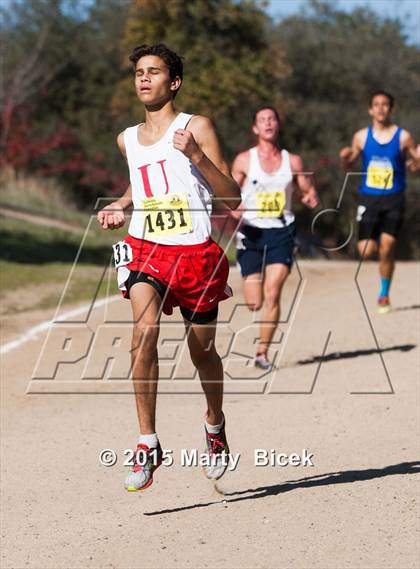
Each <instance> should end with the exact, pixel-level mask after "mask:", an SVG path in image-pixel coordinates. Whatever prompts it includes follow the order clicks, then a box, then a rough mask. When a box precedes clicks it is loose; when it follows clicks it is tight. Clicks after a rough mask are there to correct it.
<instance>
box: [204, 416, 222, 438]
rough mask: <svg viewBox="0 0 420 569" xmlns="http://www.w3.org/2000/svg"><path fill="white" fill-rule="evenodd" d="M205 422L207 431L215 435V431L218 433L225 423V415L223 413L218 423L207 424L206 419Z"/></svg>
mask: <svg viewBox="0 0 420 569" xmlns="http://www.w3.org/2000/svg"><path fill="white" fill-rule="evenodd" d="M204 422H205V424H206V430H207V432H208V433H211V434H212V435H217V433H219V432H220V431H221V429H222V427H223V425H224V424H225V416H224V415H223V420H222V422H221V423H220V425H209V424H208V423H207V421H204Z"/></svg>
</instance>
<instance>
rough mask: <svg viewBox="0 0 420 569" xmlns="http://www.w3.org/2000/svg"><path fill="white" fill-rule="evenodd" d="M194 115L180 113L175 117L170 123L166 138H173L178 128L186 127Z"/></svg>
mask: <svg viewBox="0 0 420 569" xmlns="http://www.w3.org/2000/svg"><path fill="white" fill-rule="evenodd" d="M192 117H193V115H189V114H187V113H179V115H178V116H177V117H176V118H175V120H174V121H173V123H172V124H171V125H170V127H169V128H168V130H167V131H166V134H165V138H166V139H168V140H172V138H173V136H174V132H175V131H176V130H177V129H178V128H181V129H183V130H184V129H185V127H186V126H187V124H188V123H189V122H190V120H191V118H192Z"/></svg>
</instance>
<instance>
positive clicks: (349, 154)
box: [340, 128, 367, 170]
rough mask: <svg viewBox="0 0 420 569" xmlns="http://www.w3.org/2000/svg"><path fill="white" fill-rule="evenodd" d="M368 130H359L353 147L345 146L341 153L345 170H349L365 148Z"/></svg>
mask: <svg viewBox="0 0 420 569" xmlns="http://www.w3.org/2000/svg"><path fill="white" fill-rule="evenodd" d="M366 134H367V129H365V128H363V129H362V130H358V131H357V132H356V133H355V134H354V136H353V140H352V143H351V146H345V147H344V148H342V149H341V151H340V161H341V166H342V167H343V168H344V170H348V169H349V168H350V167H351V166H352V165H353V163H354V162H355V161H356V160H357V158H358V157H359V155H360V153H361V152H362V150H363V147H364V141H365V140H366Z"/></svg>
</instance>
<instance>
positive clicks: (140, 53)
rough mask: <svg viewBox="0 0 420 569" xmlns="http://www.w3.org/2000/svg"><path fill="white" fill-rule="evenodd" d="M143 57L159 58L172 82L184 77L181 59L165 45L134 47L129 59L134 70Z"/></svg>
mask: <svg viewBox="0 0 420 569" xmlns="http://www.w3.org/2000/svg"><path fill="white" fill-rule="evenodd" d="M145 55H156V56H157V57H160V58H161V59H162V61H164V62H165V65H166V66H167V68H168V69H169V77H170V78H171V79H172V80H174V79H175V78H176V77H179V78H180V79H181V80H182V78H183V75H184V66H183V64H182V58H181V57H180V56H179V55H178V54H176V53H175V52H174V51H172V50H171V49H169V48H168V47H167V46H166V45H165V44H163V43H159V44H156V45H147V44H143V45H139V46H137V47H135V48H134V49H133V51H132V53H131V55H130V57H129V59H130V61H131V62H132V64H133V67H134V70H135V69H136V66H137V62H138V60H139V59H140V58H141V57H144V56H145ZM178 91H179V89H178V90H177V91H175V92H174V98H175V96H176V94H177V93H178Z"/></svg>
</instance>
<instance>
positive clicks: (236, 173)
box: [230, 150, 249, 219]
mask: <svg viewBox="0 0 420 569" xmlns="http://www.w3.org/2000/svg"><path fill="white" fill-rule="evenodd" d="M248 169H249V150H246V151H245V152H241V153H240V154H238V155H237V156H236V158H235V160H234V161H233V164H232V178H233V179H234V180H235V181H236V182H237V184H238V185H239V187H240V188H242V186H243V184H244V182H245V179H246V175H247V172H248ZM244 209H245V207H244V205H243V204H242V203H241V204H240V206H239V207H238V208H237V209H236V210H232V211H231V212H230V215H231V216H232V217H234V218H235V219H240V218H241V217H242V212H243V211H244Z"/></svg>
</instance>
